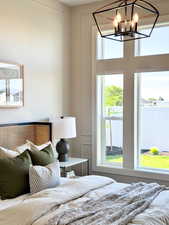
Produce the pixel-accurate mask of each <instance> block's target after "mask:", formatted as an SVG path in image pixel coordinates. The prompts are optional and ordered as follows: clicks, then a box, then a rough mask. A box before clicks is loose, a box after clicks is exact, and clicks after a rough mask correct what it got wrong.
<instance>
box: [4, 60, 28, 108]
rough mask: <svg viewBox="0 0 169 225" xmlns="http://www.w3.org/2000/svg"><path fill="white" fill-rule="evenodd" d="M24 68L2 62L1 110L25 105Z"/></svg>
mask: <svg viewBox="0 0 169 225" xmlns="http://www.w3.org/2000/svg"><path fill="white" fill-rule="evenodd" d="M23 73H24V72H23V66H22V65H18V64H11V63H5V62H0V108H19V107H23V105H24V74H23Z"/></svg>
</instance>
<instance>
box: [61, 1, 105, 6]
mask: <svg viewBox="0 0 169 225" xmlns="http://www.w3.org/2000/svg"><path fill="white" fill-rule="evenodd" d="M60 1H61V2H63V3H65V4H67V5H69V6H75V5H83V4H88V3H92V2H97V1H102V0H60Z"/></svg>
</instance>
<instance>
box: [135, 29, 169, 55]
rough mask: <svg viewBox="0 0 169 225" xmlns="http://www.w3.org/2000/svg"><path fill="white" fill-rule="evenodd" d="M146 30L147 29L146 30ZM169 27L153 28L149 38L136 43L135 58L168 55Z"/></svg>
mask: <svg viewBox="0 0 169 225" xmlns="http://www.w3.org/2000/svg"><path fill="white" fill-rule="evenodd" d="M147 30H148V29H147ZM144 32H145V30H144ZM168 40H169V26H162V27H155V28H154V30H153V33H152V35H151V37H150V38H145V39H140V40H137V41H136V52H135V55H136V56H146V55H160V54H168V53H169V41H168Z"/></svg>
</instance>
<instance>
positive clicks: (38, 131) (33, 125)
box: [0, 122, 52, 149]
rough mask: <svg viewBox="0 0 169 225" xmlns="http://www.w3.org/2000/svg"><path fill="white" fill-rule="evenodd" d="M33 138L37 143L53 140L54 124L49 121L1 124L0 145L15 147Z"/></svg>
mask: <svg viewBox="0 0 169 225" xmlns="http://www.w3.org/2000/svg"><path fill="white" fill-rule="evenodd" d="M26 140H31V141H32V142H34V143H35V144H37V145H41V144H44V143H45V142H47V141H49V140H50V141H51V140H52V124H51V123H49V122H26V123H10V124H0V146H3V147H5V148H9V149H13V148H16V147H17V146H20V145H22V144H24V143H25V142H26Z"/></svg>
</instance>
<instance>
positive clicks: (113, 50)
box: [97, 35, 123, 60]
mask: <svg viewBox="0 0 169 225" xmlns="http://www.w3.org/2000/svg"><path fill="white" fill-rule="evenodd" d="M114 58H123V43H122V42H115V41H114V42H113V41H112V40H109V39H105V38H101V37H100V35H97V59H99V60H100V59H114Z"/></svg>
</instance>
